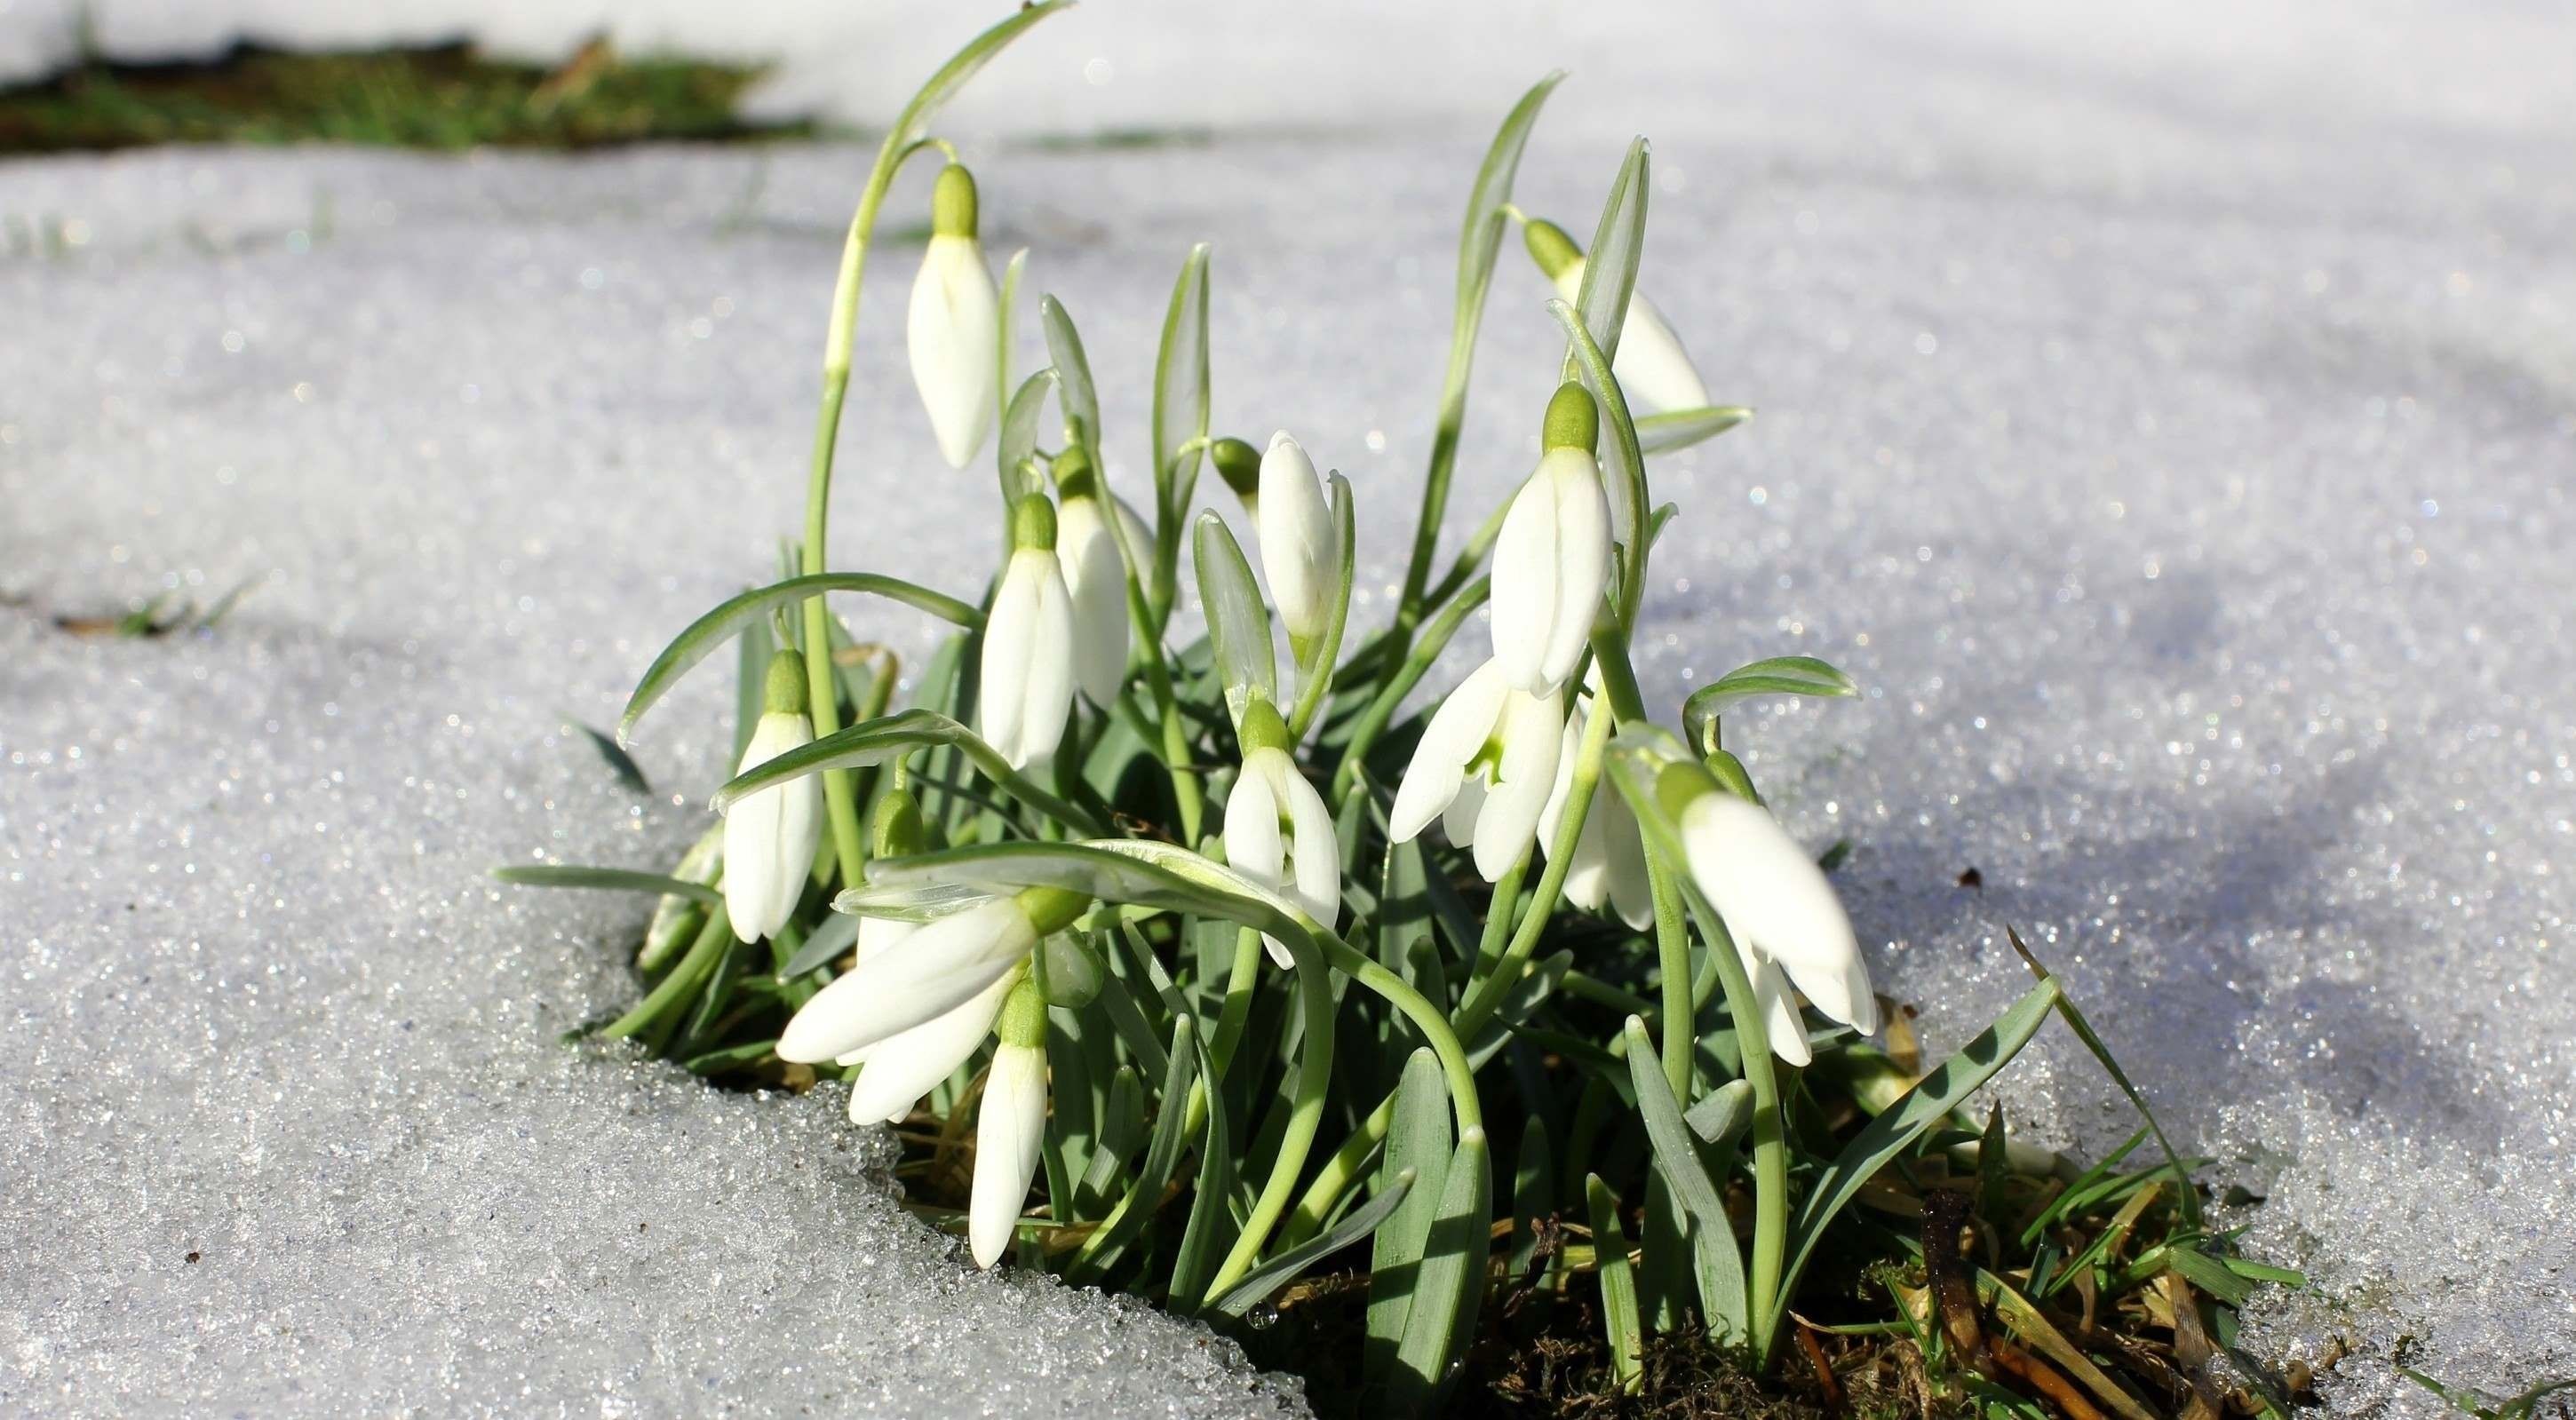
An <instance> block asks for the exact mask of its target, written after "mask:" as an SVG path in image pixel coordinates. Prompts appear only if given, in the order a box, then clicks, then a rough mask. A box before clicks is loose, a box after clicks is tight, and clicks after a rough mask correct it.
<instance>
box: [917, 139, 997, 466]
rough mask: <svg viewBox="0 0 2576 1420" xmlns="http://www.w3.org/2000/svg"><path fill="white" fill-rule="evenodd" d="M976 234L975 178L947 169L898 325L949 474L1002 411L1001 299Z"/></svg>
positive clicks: (934, 193) (971, 452) (969, 456)
mask: <svg viewBox="0 0 2576 1420" xmlns="http://www.w3.org/2000/svg"><path fill="white" fill-rule="evenodd" d="M975 228H976V202H975V179H974V177H973V176H972V175H971V174H969V173H968V172H967V171H966V169H964V168H963V167H960V166H958V165H957V164H955V163H951V164H949V165H948V166H947V167H946V168H945V169H943V170H941V172H940V174H939V182H938V185H937V186H936V187H935V188H933V189H932V191H931V198H930V245H929V246H928V247H927V248H926V249H925V250H924V251H923V252H922V255H921V272H920V274H919V275H917V276H915V277H914V278H913V280H912V307H911V310H910V312H909V313H908V316H909V318H908V319H907V321H906V322H905V326H904V339H905V344H906V346H907V348H908V351H909V353H910V355H911V357H912V382H913V384H914V386H915V387H916V388H918V389H919V390H920V391H921V403H922V406H923V408H925V409H927V410H928V411H929V413H930V430H931V433H932V434H933V435H935V436H936V437H937V438H938V440H939V453H940V456H941V457H943V458H945V459H947V460H948V465H949V467H951V468H964V467H965V466H966V465H967V464H968V463H969V462H970V461H972V460H973V459H974V457H975V451H976V450H977V449H979V448H982V447H983V445H984V437H985V436H986V435H988V434H990V433H992V432H993V423H994V421H995V420H996V419H997V418H998V417H999V415H1000V409H1001V379H1002V366H1001V349H1002V318H1001V297H1000V294H999V293H998V292H997V291H996V290H995V288H994V286H993V273H992V272H991V271H990V270H988V269H987V268H986V267H985V265H984V248H983V245H982V244H981V243H980V242H978V241H977V240H976V236H975Z"/></svg>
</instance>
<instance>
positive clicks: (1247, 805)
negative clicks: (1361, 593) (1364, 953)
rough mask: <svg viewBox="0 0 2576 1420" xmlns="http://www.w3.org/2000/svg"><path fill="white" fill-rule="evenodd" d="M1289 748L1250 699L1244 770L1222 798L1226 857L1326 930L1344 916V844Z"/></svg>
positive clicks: (1269, 714)
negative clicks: (1282, 895) (1283, 896)
mask: <svg viewBox="0 0 2576 1420" xmlns="http://www.w3.org/2000/svg"><path fill="white" fill-rule="evenodd" d="M1288 746H1289V739H1288V726H1287V725H1286V724H1285V723H1284V722H1282V721H1281V720H1280V718H1279V712H1278V711H1277V710H1274V709H1272V708H1271V705H1270V702H1269V701H1267V700H1264V699H1262V698H1261V697H1260V696H1257V695H1256V696H1254V697H1253V698H1252V700H1251V702H1250V703H1249V704H1248V705H1246V706H1245V707H1244V713H1243V772H1242V773H1241V774H1240V775H1237V776H1236V778H1235V781H1234V791H1233V792H1232V793H1230V794H1228V795H1227V796H1226V800H1225V860H1226V862H1227V864H1228V865H1230V866H1232V867H1234V868H1236V869H1238V870H1240V871H1241V872H1242V873H1243V874H1244V875H1245V876H1246V877H1249V878H1251V879H1252V880H1253V881H1254V882H1257V883H1259V884H1261V885H1262V886H1263V887H1266V888H1271V889H1274V890H1276V891H1278V892H1280V893H1282V894H1284V895H1285V896H1286V897H1287V898H1288V899H1289V900H1290V901H1291V902H1294V903H1296V904H1297V906H1298V907H1299V908H1301V909H1303V910H1304V912H1305V914H1306V915H1307V916H1309V917H1312V918H1314V919H1315V920H1316V921H1317V922H1320V923H1322V924H1323V925H1325V926H1327V927H1330V926H1332V925H1333V923H1334V922H1335V921H1337V920H1338V919H1339V918H1340V916H1341V908H1342V850H1341V844H1340V841H1339V839H1338V838H1337V837H1336V835H1335V834H1334V831H1333V816H1332V814H1331V812H1330V811H1328V810H1327V809H1325V807H1324V797H1323V795H1321V794H1318V793H1316V792H1315V786H1314V785H1313V784H1310V783H1308V782H1307V781H1306V776H1305V775H1304V774H1303V773H1301V772H1300V771H1299V770H1298V768H1297V761H1296V760H1294V759H1292V758H1290V757H1289V754H1288ZM1262 941H1263V942H1264V943H1265V944H1267V945H1268V947H1269V949H1270V959H1271V960H1272V961H1274V962H1276V963H1278V964H1279V965H1280V966H1281V967H1283V968H1284V967H1287V966H1289V965H1290V964H1291V963H1292V962H1293V961H1294V958H1292V957H1290V956H1289V954H1288V949H1287V948H1286V947H1285V946H1283V945H1281V944H1280V942H1279V939H1278V938H1276V937H1269V936H1264V937H1263V938H1262Z"/></svg>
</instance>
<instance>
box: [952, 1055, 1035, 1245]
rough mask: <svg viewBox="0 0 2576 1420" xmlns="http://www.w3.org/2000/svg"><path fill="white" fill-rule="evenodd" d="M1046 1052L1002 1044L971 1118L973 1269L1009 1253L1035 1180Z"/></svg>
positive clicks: (969, 1236)
mask: <svg viewBox="0 0 2576 1420" xmlns="http://www.w3.org/2000/svg"><path fill="white" fill-rule="evenodd" d="M1046 1068H1047V1067H1046V1052H1045V1051H1044V1050H1040V1049H1037V1048H1035V1047H1032V1046H1025V1045H1004V1046H1002V1047H1001V1048H999V1049H997V1050H995V1051H994V1052H993V1066H992V1069H991V1070H990V1071H989V1072H988V1073H987V1074H986V1075H985V1078H984V1104H983V1108H982V1109H981V1110H980V1111H979V1112H978V1113H977V1114H976V1116H975V1186H974V1192H973V1194H972V1196H971V1197H970V1199H969V1200H968V1203H967V1221H966V1230H967V1239H968V1243H969V1246H970V1247H971V1248H972V1250H973V1252H974V1254H975V1265H976V1266H978V1267H990V1266H992V1265H993V1264H994V1263H996V1262H999V1261H1001V1260H1002V1254H1003V1253H1004V1252H1006V1251H1008V1250H1009V1248H1010V1245H1011V1232H1012V1229H1013V1226H1014V1225H1015V1224H1017V1223H1018V1222H1019V1219H1020V1205H1021V1204H1022V1203H1024V1202H1026V1201H1028V1196H1029V1183H1030V1182H1031V1180H1033V1179H1035V1178H1036V1177H1037V1172H1038V1144H1039V1142H1040V1140H1041V1139H1042V1137H1043V1136H1044V1133H1045V1126H1046Z"/></svg>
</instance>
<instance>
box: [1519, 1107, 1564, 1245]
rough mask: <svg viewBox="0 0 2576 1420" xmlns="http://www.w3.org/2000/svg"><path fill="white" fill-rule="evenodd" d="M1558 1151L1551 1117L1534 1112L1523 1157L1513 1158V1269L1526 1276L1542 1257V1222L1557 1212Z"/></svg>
mask: <svg viewBox="0 0 2576 1420" xmlns="http://www.w3.org/2000/svg"><path fill="white" fill-rule="evenodd" d="M1555 1181H1556V1154H1555V1150H1554V1149H1552V1148H1551V1147H1550V1146H1549V1143H1548V1137H1547V1120H1546V1119H1544V1118H1542V1117H1540V1116H1538V1115H1535V1114H1533V1115H1531V1116H1530V1120H1529V1125H1528V1127H1526V1128H1524V1129H1523V1130H1522V1131H1521V1151H1520V1157H1519V1158H1517V1159H1515V1160H1513V1161H1512V1271H1511V1275H1512V1276H1513V1277H1516V1278H1523V1279H1526V1278H1527V1277H1528V1276H1529V1272H1530V1268H1531V1267H1532V1266H1533V1265H1534V1264H1535V1263H1536V1262H1537V1260H1538V1225H1539V1223H1540V1222H1541V1221H1542V1220H1543V1219H1547V1218H1551V1217H1554V1216H1555V1214H1556V1189H1555Z"/></svg>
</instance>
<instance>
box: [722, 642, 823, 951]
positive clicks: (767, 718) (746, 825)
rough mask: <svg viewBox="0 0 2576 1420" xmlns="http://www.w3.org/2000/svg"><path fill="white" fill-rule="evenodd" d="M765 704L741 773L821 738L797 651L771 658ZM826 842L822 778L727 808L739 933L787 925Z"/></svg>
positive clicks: (730, 879) (727, 853)
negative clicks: (809, 713) (809, 711)
mask: <svg viewBox="0 0 2576 1420" xmlns="http://www.w3.org/2000/svg"><path fill="white" fill-rule="evenodd" d="M762 703H763V705H764V707H765V708H764V710H763V712H762V714H761V717H760V723H759V724H757V725H755V726H753V727H752V731H751V742H750V743H749V744H747V745H745V746H743V751H742V764H741V766H740V767H739V768H737V769H736V770H735V772H736V773H744V772H747V771H750V770H753V769H757V768H759V767H760V766H761V765H764V764H767V763H768V762H769V761H771V760H773V759H776V758H777V757H779V756H780V755H782V754H785V753H787V752H788V751H789V750H793V749H802V748H804V747H805V746H807V745H809V744H812V743H813V742H814V725H813V722H812V721H810V720H808V719H806V718H805V663H804V661H803V660H802V659H801V658H800V657H798V656H797V654H796V653H795V652H793V651H781V652H779V653H778V654H776V655H774V656H771V657H770V658H769V678H768V682H767V685H766V686H765V688H764V691H763V699H762ZM822 843H823V781H822V779H821V778H819V777H817V776H815V775H811V774H808V775H805V776H804V777H802V778H797V779H790V780H788V781H786V782H785V783H782V784H776V785H773V786H771V787H769V788H767V789H762V790H760V791H758V792H757V793H751V794H745V795H743V796H742V798H740V799H738V800H736V801H735V802H734V804H733V805H732V807H731V808H729V809H727V810H726V812H725V822H724V899H725V913H726V915H727V916H729V917H730V918H732V920H733V934H734V935H735V936H736V937H739V938H741V939H742V940H743V941H746V942H756V941H759V940H760V939H761V938H763V937H767V936H770V935H772V934H774V933H776V932H777V931H778V929H779V928H781V927H784V926H786V925H787V919H788V917H789V916H790V915H792V914H793V913H794V912H795V911H796V900H797V899H798V898H800V897H802V896H804V895H805V879H806V877H807V875H808V874H810V873H811V872H812V871H813V869H814V853H815V850H816V849H818V848H820V847H821V846H822Z"/></svg>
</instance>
